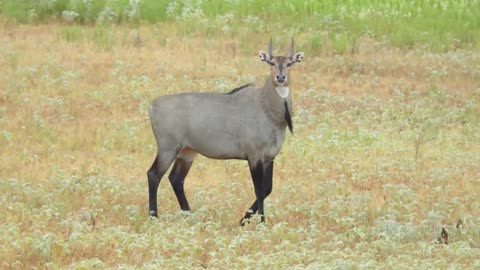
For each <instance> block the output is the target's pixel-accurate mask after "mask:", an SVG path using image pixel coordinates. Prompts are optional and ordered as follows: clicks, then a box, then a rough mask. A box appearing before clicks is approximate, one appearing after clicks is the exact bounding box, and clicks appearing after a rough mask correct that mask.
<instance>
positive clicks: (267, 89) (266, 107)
mask: <svg viewBox="0 0 480 270" xmlns="http://www.w3.org/2000/svg"><path fill="white" fill-rule="evenodd" d="M260 99H261V102H262V109H263V111H264V112H265V114H266V115H267V117H268V119H269V120H270V121H271V122H272V123H273V124H274V125H275V126H277V127H285V125H286V124H287V123H286V120H285V110H286V109H287V108H286V106H285V104H287V106H289V104H290V103H291V102H290V100H289V99H290V95H289V89H288V85H286V86H277V87H275V86H274V85H273V82H272V81H271V79H270V78H269V79H268V80H267V82H266V83H265V86H264V87H263V89H262V93H261V94H260Z"/></svg>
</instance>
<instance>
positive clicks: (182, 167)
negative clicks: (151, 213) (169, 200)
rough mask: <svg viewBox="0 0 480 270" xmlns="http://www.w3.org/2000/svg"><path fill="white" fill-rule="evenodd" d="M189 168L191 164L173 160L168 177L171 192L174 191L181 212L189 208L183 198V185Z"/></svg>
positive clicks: (185, 198)
mask: <svg viewBox="0 0 480 270" xmlns="http://www.w3.org/2000/svg"><path fill="white" fill-rule="evenodd" d="M191 166H192V162H186V161H184V160H182V159H177V160H175V163H174V165H173V169H172V171H171V172H170V175H169V176H168V179H169V180H170V184H172V188H173V191H175V195H176V196H177V200H178V203H179V204H180V208H181V209H182V210H183V211H190V206H189V205H188V201H187V197H186V196H185V191H184V189H183V184H184V182H185V177H186V176H187V174H188V171H189V170H190V167H191Z"/></svg>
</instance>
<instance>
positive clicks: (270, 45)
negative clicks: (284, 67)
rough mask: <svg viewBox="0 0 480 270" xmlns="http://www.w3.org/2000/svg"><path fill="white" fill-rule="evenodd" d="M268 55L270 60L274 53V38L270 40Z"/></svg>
mask: <svg viewBox="0 0 480 270" xmlns="http://www.w3.org/2000/svg"><path fill="white" fill-rule="evenodd" d="M268 54H269V55H270V59H271V58H272V57H273V52H272V38H270V44H268Z"/></svg>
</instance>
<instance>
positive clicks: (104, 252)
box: [0, 0, 480, 269]
mask: <svg viewBox="0 0 480 270" xmlns="http://www.w3.org/2000/svg"><path fill="white" fill-rule="evenodd" d="M478 14H480V1H478V0H470V1H468V0H465V1H454V0H424V1H407V0H392V1H376V0H372V1H366V0H359V1H351V0H343V1H331V0H325V1H313V0H311V1H297V0H293V1H254V0H247V1H240V0H230V1H219V0H210V1H206V0H204V1H201V0H177V1H156V0H130V1H127V0H99V1H93V0H42V1H35V0H23V1H14V0H0V94H1V95H0V126H1V129H0V194H1V196H0V250H1V252H0V262H1V268H3V269H24V268H32V267H36V268H39V269H64V268H72V269H93V268H97V269H103V268H119V269H133V268H142V269H159V268H160V269H198V268H214V269H243V268H247V269H252V268H257V269H305V268H306V269H332V268H333V269H373V268H375V269H376V268H381V269H382V268H383V269H412V268H424V269H445V268H448V269H467V268H471V269H478V268H480V259H479V258H480V226H479V223H480V200H479V195H478V194H480V166H479V164H480V83H479V82H480V50H479V49H480V42H479V40H480V16H478ZM292 36H293V37H295V40H296V48H297V50H298V51H300V50H301V51H304V52H305V61H303V62H302V63H301V64H300V65H298V66H296V67H295V70H294V71H293V74H292V76H293V80H294V82H293V83H294V85H293V86H292V95H293V99H294V105H295V107H294V111H295V115H294V126H295V134H294V135H288V137H287V139H286V141H285V144H284V148H283V150H282V152H281V154H280V155H279V156H278V158H277V162H276V164H277V165H276V168H275V172H274V190H273V193H272V194H271V195H270V197H269V198H268V199H267V200H266V213H267V224H266V225H257V224H256V223H257V221H258V220H254V221H253V222H252V223H251V224H249V225H247V226H245V227H240V226H239V224H238V222H239V220H240V217H241V216H242V215H243V214H244V212H245V210H246V209H247V207H248V206H249V204H250V203H251V201H253V198H254V193H253V185H252V183H251V179H250V176H249V173H248V169H247V166H246V164H245V162H240V161H214V160H208V159H206V158H203V157H198V158H197V160H196V161H195V163H194V166H193V168H192V171H191V172H190V174H189V177H188V178H187V180H186V192H187V197H188V198H189V200H190V204H191V206H192V208H193V212H192V213H191V214H190V215H185V214H182V213H181V212H180V211H179V207H178V205H177V204H178V203H177V201H176V198H175V195H174V193H173V191H172V189H171V187H170V185H169V184H168V181H165V180H164V181H163V182H162V183H161V185H160V189H159V194H158V197H159V218H158V219H149V218H148V209H147V208H148V206H147V200H148V198H147V197H148V196H147V195H148V194H147V179H146V171H147V169H148V168H149V166H150V164H151V162H152V160H153V158H154V155H155V151H156V145H155V140H154V138H153V136H152V134H151V130H150V126H149V122H148V113H147V110H148V107H149V104H150V102H151V101H152V100H153V99H154V98H155V97H157V96H159V95H166V94H174V93H181V92H207V91H208V92H227V91H229V90H230V89H232V88H234V87H237V86H238V85H241V84H245V83H250V82H253V83H256V84H257V85H261V84H263V82H264V80H265V77H266V75H267V72H268V71H267V70H268V69H267V68H266V67H265V66H264V65H263V64H262V63H261V62H260V61H259V60H258V56H257V51H258V50H266V47H267V43H268V40H269V38H270V37H273V41H274V51H275V52H276V53H279V54H281V53H284V52H286V50H287V48H288V46H289V39H290V37H292ZM442 229H444V230H445V231H446V232H447V234H448V240H447V237H446V234H445V233H444V234H441V231H442ZM447 243H448V244H447Z"/></svg>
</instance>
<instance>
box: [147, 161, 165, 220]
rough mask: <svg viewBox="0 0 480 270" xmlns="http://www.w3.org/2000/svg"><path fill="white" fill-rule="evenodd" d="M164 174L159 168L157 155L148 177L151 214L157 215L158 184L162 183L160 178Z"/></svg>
mask: <svg viewBox="0 0 480 270" xmlns="http://www.w3.org/2000/svg"><path fill="white" fill-rule="evenodd" d="M162 176H163V175H161V174H160V171H159V168H158V155H157V156H156V157H155V160H154V161H153V164H152V166H151V167H150V169H149V170H148V172H147V178H148V202H149V209H150V213H149V214H150V216H152V217H156V216H157V211H158V210H157V190H158V185H159V184H160V179H161V178H162Z"/></svg>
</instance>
